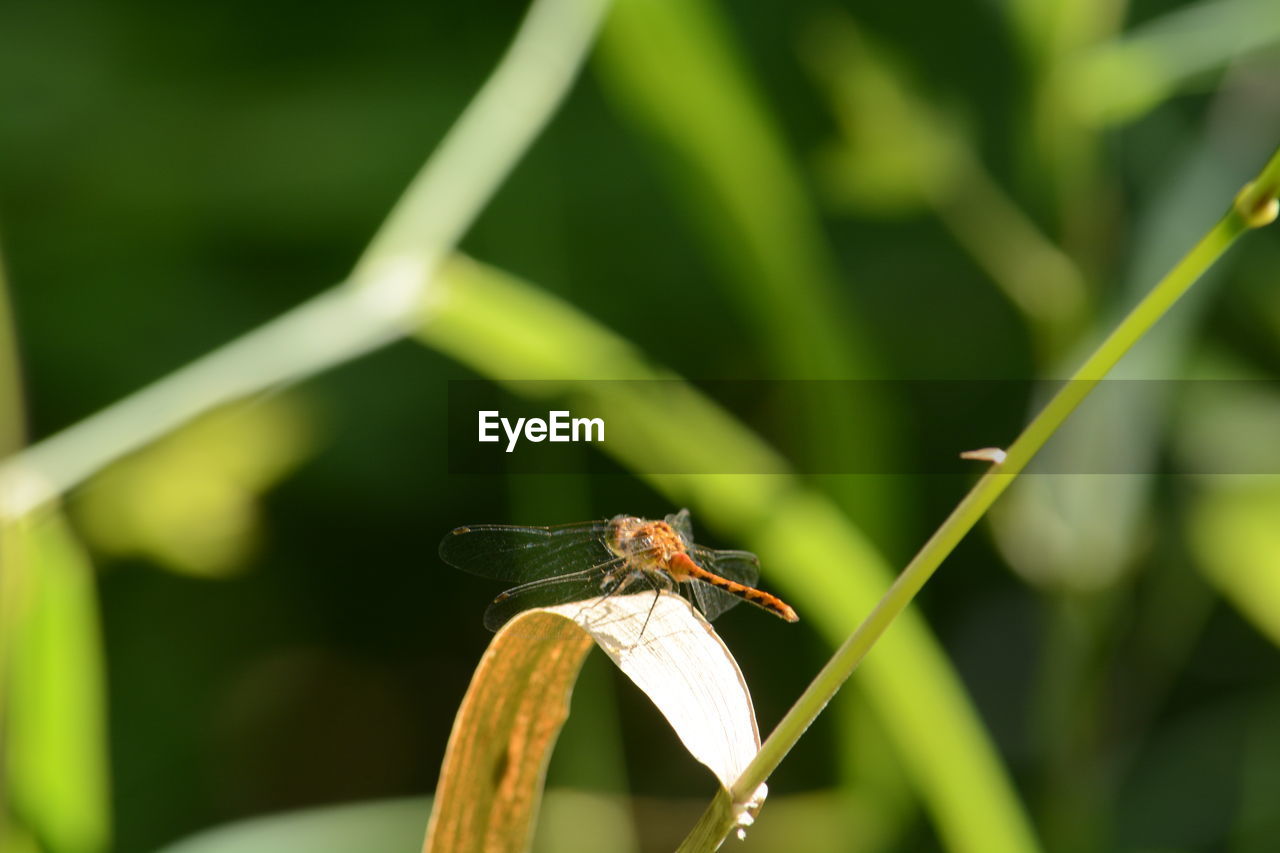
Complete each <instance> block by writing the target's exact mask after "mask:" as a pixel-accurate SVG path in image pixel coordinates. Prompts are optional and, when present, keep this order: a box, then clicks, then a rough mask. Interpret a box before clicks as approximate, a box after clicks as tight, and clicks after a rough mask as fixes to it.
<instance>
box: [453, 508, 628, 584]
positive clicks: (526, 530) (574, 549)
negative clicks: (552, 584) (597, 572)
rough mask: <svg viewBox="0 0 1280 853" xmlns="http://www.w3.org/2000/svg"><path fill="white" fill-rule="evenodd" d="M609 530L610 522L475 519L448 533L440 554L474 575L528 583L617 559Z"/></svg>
mask: <svg viewBox="0 0 1280 853" xmlns="http://www.w3.org/2000/svg"><path fill="white" fill-rule="evenodd" d="M608 531H609V523H608V522H607V521H591V522H585V523H582V524H564V525H560V526H557V527H517V526H514V525H506V524H474V525H471V526H469V527H459V528H457V529H456V530H453V531H451V532H450V533H449V534H448V535H446V536H445V537H444V540H443V541H442V542H441V543H440V559H442V560H444V561H445V562H446V563H448V564H449V565H451V566H455V567H457V568H459V569H462V570H463V571H465V572H470V573H471V574H473V575H480V576H481V577H486V578H493V579H494V580H500V581H508V582H510V583H527V582H529V581H534V580H540V579H542V578H547V577H553V576H556V575H561V574H568V573H570V572H574V571H579V570H581V569H584V568H590V567H591V566H598V565H600V564H602V563H605V562H608V561H609V560H611V559H613V557H614V555H613V554H612V553H611V552H610V551H609V549H608V548H607V547H606V546H605V544H604V543H605V538H606V536H607V534H608Z"/></svg>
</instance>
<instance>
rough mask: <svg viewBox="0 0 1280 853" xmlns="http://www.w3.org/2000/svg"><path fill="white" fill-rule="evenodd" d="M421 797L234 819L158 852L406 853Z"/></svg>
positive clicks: (423, 804) (418, 824) (419, 824)
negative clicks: (233, 821) (249, 818)
mask: <svg viewBox="0 0 1280 853" xmlns="http://www.w3.org/2000/svg"><path fill="white" fill-rule="evenodd" d="M430 809H431V801H430V800H429V799H427V798H425V797H410V798H406V799H401V800H379V801H376V802H371V803H347V804H343V805H337V806H327V807H325V808H319V809H307V810H305V811H298V812H290V813H288V814H280V815H270V816H268V817H259V818H253V819H251V820H244V821H237V822H236V823H231V824H227V825H226V826H220V827H216V828H214V829H210V830H206V831H204V832H201V833H200V834H198V835H194V836H192V837H190V838H187V839H184V840H182V841H179V842H177V843H175V844H171V845H169V846H167V847H165V848H163V850H161V851H159V853H407V851H412V850H416V849H417V848H418V846H419V844H420V843H421V840H422V828H423V826H425V825H426V821H427V815H428V813H429V812H430Z"/></svg>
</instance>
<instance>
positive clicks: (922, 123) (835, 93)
mask: <svg viewBox="0 0 1280 853" xmlns="http://www.w3.org/2000/svg"><path fill="white" fill-rule="evenodd" d="M803 52H804V56H805V59H806V60H807V61H808V63H809V65H810V66H811V67H812V69H813V73H814V76H815V77H817V78H818V80H819V81H820V83H821V84H822V85H823V86H824V87H825V88H826V90H827V92H828V97H829V99H830V101H831V105H832V110H833V111H834V112H835V114H836V120H837V123H838V125H839V129H840V138H839V139H838V140H836V141H834V142H832V143H830V144H829V145H828V146H827V147H826V148H825V149H824V150H823V151H822V152H821V156H820V160H819V168H820V170H821V173H822V175H823V177H824V178H825V183H826V186H827V188H828V191H829V192H830V193H831V194H832V195H833V196H834V197H835V200H836V201H837V202H838V203H841V204H844V205H848V206H851V207H853V208H855V209H856V210H858V211H859V212H861V213H864V214H870V215H878V216H889V215H900V214H909V213H915V212H917V211H918V210H921V209H929V210H931V211H932V212H934V213H935V214H936V215H937V216H938V217H939V218H940V219H941V220H942V222H943V224H945V225H946V226H947V227H948V228H949V229H950V230H951V233H952V234H953V235H954V236H955V238H956V240H957V241H958V242H959V243H960V245H961V246H962V247H963V248H964V249H965V250H966V251H967V252H969V254H970V255H971V256H972V257H973V259H974V260H975V261H976V262H977V263H978V265H979V266H981V267H982V269H983V270H984V271H985V272H986V273H987V274H988V275H989V276H990V277H991V280H992V282H993V283H994V284H996V285H997V286H998V287H999V288H1000V289H1001V290H1002V291H1003V292H1004V293H1005V295H1006V296H1007V297H1008V298H1009V300H1010V301H1011V302H1012V303H1013V304H1014V305H1015V306H1016V307H1017V308H1018V309H1019V310H1021V311H1022V312H1023V314H1024V315H1025V316H1026V317H1027V319H1028V321H1029V322H1030V323H1031V324H1032V327H1033V328H1032V332H1033V340H1034V342H1035V343H1036V344H1038V345H1039V346H1040V348H1041V349H1042V351H1044V352H1045V353H1047V354H1050V355H1056V354H1057V353H1058V351H1059V350H1060V349H1061V347H1062V344H1063V342H1064V340H1065V339H1067V338H1068V336H1069V335H1071V334H1073V333H1074V332H1075V331H1076V330H1077V327H1078V325H1079V323H1080V320H1081V314H1082V313H1083V311H1084V309H1085V305H1086V301H1087V295H1088V294H1087V292H1086V289H1085V283H1084V280H1083V277H1082V275H1081V273H1080V271H1079V270H1078V269H1077V268H1076V266H1075V264H1074V263H1073V262H1072V261H1071V259H1070V258H1068V257H1067V256H1066V255H1065V254H1064V253H1063V252H1062V250H1061V249H1059V248H1058V246H1056V245H1055V244H1054V243H1053V242H1052V241H1051V240H1050V239H1049V238H1048V237H1046V236H1045V235H1044V234H1043V233H1041V231H1040V230H1039V228H1038V227H1037V226H1036V224H1035V223H1034V222H1033V221H1032V220H1031V218H1030V217H1029V216H1027V214H1026V213H1024V212H1023V211H1022V210H1021V209H1020V208H1019V207H1018V205H1017V204H1016V203H1015V202H1014V201H1013V199H1011V198H1010V197H1009V196H1008V195H1007V194H1006V193H1005V192H1004V191H1003V190H1002V189H1001V188H1000V186H999V185H998V184H997V183H996V181H995V179H994V178H992V177H991V175H990V174H989V173H988V172H987V170H986V169H985V168H984V167H983V165H982V163H981V161H980V159H979V157H978V155H977V153H976V152H975V151H974V150H973V146H972V144H971V143H970V142H969V141H968V140H967V134H966V133H964V132H963V130H962V128H960V127H959V126H958V124H959V123H958V122H957V121H955V120H953V119H952V118H950V117H949V116H947V115H946V114H945V113H944V112H943V111H942V110H941V109H940V108H938V107H937V106H935V105H933V104H932V103H931V102H930V101H929V99H928V98H927V97H926V96H925V95H924V94H923V93H921V92H920V91H919V87H918V86H917V85H916V83H915V82H914V81H913V80H911V79H910V76H909V74H908V73H907V71H906V70H905V68H904V66H903V63H902V62H901V61H900V60H899V59H898V57H896V56H894V55H892V54H891V52H890V51H888V50H887V49H885V48H884V47H882V46H880V45H877V44H874V43H873V42H872V41H871V40H870V39H869V38H868V37H867V36H865V35H864V34H863V33H862V32H861V31H860V30H859V28H858V27H857V25H856V24H855V22H854V21H853V19H852V18H850V17H849V16H848V15H844V14H835V13H829V14H827V15H825V16H823V18H822V19H821V20H820V21H818V22H817V23H816V24H815V25H814V26H813V27H811V28H810V31H809V35H808V37H807V38H806V39H805V43H804V48H803Z"/></svg>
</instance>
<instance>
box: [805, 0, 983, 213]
mask: <svg viewBox="0 0 1280 853" xmlns="http://www.w3.org/2000/svg"><path fill="white" fill-rule="evenodd" d="M802 52H803V54H804V58H805V59H806V61H807V62H808V64H809V65H810V67H811V68H812V70H813V73H814V75H815V76H816V77H817V78H818V79H819V80H820V81H822V82H823V84H824V85H825V86H826V87H827V89H828V91H829V93H830V99H831V104H832V108H833V110H834V111H835V114H836V121H837V123H838V125H839V128H840V140H839V141H838V142H837V143H835V144H833V145H830V146H828V148H827V149H826V150H825V151H823V152H822V157H821V160H820V162H819V165H820V167H821V169H822V173H823V175H824V177H825V179H826V184H827V186H828V188H829V190H830V192H831V193H832V194H833V195H834V196H835V197H836V199H837V200H838V201H840V202H842V203H844V204H847V205H852V206H854V207H855V208H857V209H858V210H860V211H863V212H866V213H871V214H876V215H881V216H886V215H899V214H904V213H914V212H915V211H917V210H919V209H921V208H924V207H927V206H929V205H930V202H931V200H932V199H934V198H938V197H948V196H950V195H952V194H953V187H954V184H955V182H956V181H957V180H958V179H959V177H960V176H959V174H958V173H959V172H960V171H961V170H962V169H963V168H964V164H963V163H962V162H961V148H960V146H963V141H962V140H963V138H964V134H962V133H961V132H960V129H959V128H958V127H957V126H956V125H955V123H954V122H953V121H950V120H949V119H947V118H944V117H943V116H942V115H941V114H940V112H939V111H938V110H937V109H936V108H934V107H932V106H931V105H930V104H929V103H928V101H927V100H925V99H924V98H923V97H922V96H921V95H920V94H919V92H918V91H916V90H917V86H916V84H915V83H914V81H912V80H911V79H910V76H909V75H908V73H907V71H906V68H905V66H904V64H903V63H902V62H901V61H900V60H899V59H898V58H897V57H896V56H893V55H892V54H891V53H890V52H889V51H888V50H886V49H885V48H883V47H881V46H880V45H877V44H875V43H874V42H873V41H872V39H870V38H869V37H868V36H867V35H865V34H864V33H862V32H861V31H860V29H859V28H858V27H857V26H856V25H855V23H854V22H853V20H852V19H851V18H850V17H849V16H848V15H845V14H836V13H829V14H827V15H825V16H823V17H822V18H821V19H820V20H819V21H817V22H815V24H814V25H813V26H812V27H810V28H809V30H808V33H807V37H806V38H805V40H804V44H803V48H802Z"/></svg>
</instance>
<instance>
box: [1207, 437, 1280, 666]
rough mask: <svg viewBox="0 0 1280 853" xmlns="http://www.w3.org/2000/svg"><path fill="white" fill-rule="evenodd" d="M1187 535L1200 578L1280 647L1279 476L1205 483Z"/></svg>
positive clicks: (1219, 480)
mask: <svg viewBox="0 0 1280 853" xmlns="http://www.w3.org/2000/svg"><path fill="white" fill-rule="evenodd" d="M1273 440H1274V437H1273ZM1188 535H1189V537H1190V543H1191V547H1192V550H1193V552H1194V553H1195V555H1196V558H1197V559H1198V561H1199V565H1200V567H1201V569H1202V570H1203V571H1204V575H1205V577H1206V579H1208V581H1209V582H1210V583H1211V584H1213V586H1214V587H1216V588H1217V590H1218V591H1219V592H1221V593H1222V595H1223V596H1224V597H1225V598H1226V599H1227V600H1228V601H1230V602H1231V603H1232V604H1234V605H1235V607H1236V609H1237V610H1239V611H1240V612H1241V613H1242V614H1243V615H1244V616H1245V618H1247V619H1248V620H1249V621H1250V622H1252V623H1253V625H1254V627H1256V628H1257V629H1258V630H1259V631H1261V632H1262V633H1263V634H1265V635H1266V636H1267V637H1269V638H1270V639H1271V642H1273V643H1275V644H1276V645H1280V477H1274V476H1273V477H1259V476H1253V477H1241V478H1218V479H1215V480H1214V481H1211V485H1209V486H1208V488H1206V489H1205V490H1204V491H1203V492H1201V493H1200V494H1199V495H1198V496H1197V497H1196V498H1195V500H1194V503H1193V505H1192V508H1191V516H1190V522H1189V528H1188Z"/></svg>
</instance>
